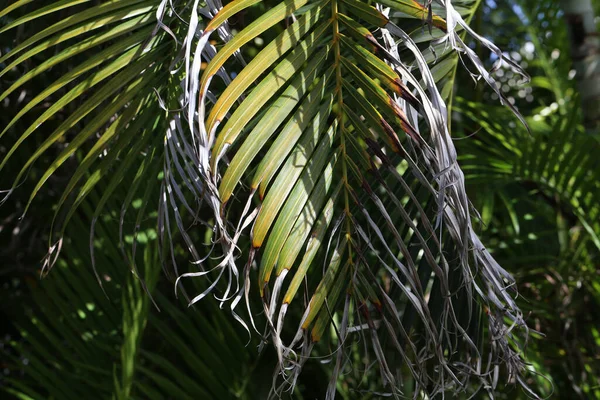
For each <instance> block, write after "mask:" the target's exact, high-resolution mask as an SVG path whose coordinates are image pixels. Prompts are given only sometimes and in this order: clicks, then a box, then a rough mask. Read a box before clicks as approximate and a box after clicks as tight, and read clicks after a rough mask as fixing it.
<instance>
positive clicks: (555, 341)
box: [0, 1, 600, 399]
mask: <svg viewBox="0 0 600 400" xmlns="http://www.w3.org/2000/svg"><path fill="white" fill-rule="evenodd" d="M534 3H535V4H534ZM555 3H556V2H553V1H540V2H526V1H512V2H498V3H496V2H493V1H485V2H482V3H481V4H480V6H479V8H478V11H477V14H476V15H475V17H474V18H473V24H475V25H476V30H478V31H479V32H482V33H484V34H485V35H486V36H488V37H490V38H491V39H493V41H494V42H496V43H497V44H498V45H499V46H500V47H501V48H503V49H505V50H507V51H509V52H511V54H512V56H513V58H514V59H517V60H520V63H521V65H522V66H524V67H525V68H526V69H527V71H528V73H529V74H530V75H531V76H532V81H531V85H529V86H522V85H520V84H519V82H518V79H517V77H516V76H514V75H513V72H512V71H511V70H510V69H509V68H504V69H502V70H501V71H500V72H499V73H498V76H500V77H501V81H502V83H503V85H502V90H503V91H504V92H505V94H506V95H507V96H509V100H510V101H511V102H514V104H515V105H516V106H518V108H519V110H520V112H521V113H522V114H523V115H524V116H525V117H526V119H527V121H528V123H529V125H530V127H531V131H532V132H531V134H528V133H527V132H526V131H525V130H524V129H523V128H522V126H520V124H519V122H518V121H517V120H516V119H515V118H514V116H512V114H511V113H510V112H509V111H508V110H506V108H503V107H501V106H499V105H498V102H497V98H494V96H495V95H494V94H493V93H492V92H491V91H488V90H485V89H484V88H483V85H481V84H479V85H475V84H473V81H472V80H471V79H470V77H469V76H468V74H467V73H465V72H464V71H463V70H462V69H461V68H458V69H457V70H456V72H454V71H453V70H450V71H449V72H448V75H447V76H446V77H447V78H448V81H449V82H450V83H449V84H447V85H446V86H445V87H448V88H450V87H453V88H454V93H453V100H452V104H453V108H452V134H453V136H454V137H455V138H456V141H455V144H456V146H457V148H458V152H459V155H461V159H460V164H461V166H463V168H464V170H465V175H466V180H467V189H468V190H469V192H470V194H471V199H472V200H473V201H474V203H475V206H476V208H477V209H478V210H479V211H480V212H481V217H482V218H481V225H480V233H481V235H482V240H483V242H484V243H486V245H487V246H488V248H490V249H491V250H493V254H494V255H495V257H496V258H497V259H498V260H499V262H500V264H501V265H503V266H504V267H505V268H506V269H508V270H509V271H510V272H511V273H513V274H514V275H515V276H516V277H517V281H518V283H519V290H520V294H521V296H520V298H519V302H520V305H521V307H522V308H523V309H524V310H527V311H528V312H529V315H528V323H529V325H530V326H531V327H532V328H534V329H535V330H538V331H540V332H543V334H544V335H545V337H544V338H540V336H539V335H537V334H532V338H531V340H530V341H529V347H528V351H527V355H528V359H527V360H528V361H529V362H530V363H531V364H532V367H534V368H535V369H536V370H537V371H538V373H539V374H541V375H543V376H545V378H543V377H541V375H540V377H539V378H536V375H532V376H531V377H530V380H531V381H530V382H529V383H530V384H531V385H532V386H533V387H534V389H535V390H537V391H538V392H539V393H541V394H542V395H550V394H551V393H554V396H556V398H600V380H599V378H598V377H599V376H600V366H599V364H600V362H599V360H598V359H599V357H600V324H599V323H598V322H597V319H595V318H594V313H593V312H590V310H595V309H599V307H600V304H599V303H600V280H599V279H598V272H599V269H600V264H599V253H600V239H599V236H600V226H599V225H600V223H599V221H600V216H599V213H600V204H599V203H600V200H599V199H600V196H599V195H600V183H599V179H598V177H599V176H600V161H599V160H598V157H597V154H600V152H599V150H600V148H599V143H598V140H597V138H594V137H590V136H586V135H584V134H583V129H582V128H581V125H580V121H581V116H580V113H579V105H578V99H577V93H576V90H575V82H574V80H573V77H572V74H570V70H571V67H570V59H569V56H568V54H569V53H568V47H567V45H568V44H567V38H566V31H565V28H564V22H563V20H562V15H561V11H560V8H559V6H558V4H555ZM98 4H99V2H98ZM82 7H84V6H82ZM19 12H20V13H21V15H25V14H26V12H27V7H23V9H22V10H20V11H19ZM262 12H263V10H260V9H259V8H257V9H252V10H251V11H250V13H256V15H260V14H261V13H262ZM17 15H19V14H14V16H12V17H11V18H16V16H17ZM68 15H69V13H68V12H67V11H59V12H57V13H53V14H49V16H48V17H47V18H41V19H39V20H37V21H36V22H35V23H36V24H43V25H44V26H46V25H47V26H50V25H51V24H53V23H55V22H57V21H60V20H61V19H64V18H66V17H67V16H68ZM246 17H247V18H248V19H250V20H251V19H252V18H253V17H254V16H253V15H247V16H246ZM3 18H4V19H3V20H2V23H4V24H8V23H10V21H9V20H7V19H6V18H5V17H3ZM239 18H240V20H239V21H236V23H237V24H239V26H243V25H244V21H243V19H244V18H245V17H244V16H240V17H239ZM236 23H234V25H233V26H234V27H235V26H236ZM148 27H149V28H151V27H153V26H150V25H149V26H148ZM39 28H40V27H39V26H36V31H37V30H39ZM13 33H14V35H0V46H1V47H2V52H3V54H5V52H6V51H7V50H9V49H11V48H12V46H14V43H19V42H22V41H23V40H24V39H25V38H27V37H28V36H29V34H28V32H27V29H26V28H23V27H19V28H18V30H17V31H16V32H13ZM255 45H256V51H258V50H259V49H260V44H258V43H256V44H255ZM65 46H66V45H65ZM474 46H476V45H475V44H474ZM105 47H108V44H101V45H100V46H99V49H102V48H105ZM253 48H254V46H251V47H250V48H249V49H248V50H246V51H248V52H252V51H255V50H253ZM476 50H477V51H482V49H480V48H477V47H476ZM98 51H99V50H98ZM165 51H166V49H165ZM50 56H51V55H49V54H46V53H40V54H36V55H34V56H33V57H32V58H31V59H30V60H28V61H26V62H25V63H24V64H22V65H21V66H20V67H19V68H18V69H13V70H10V71H8V73H7V74H6V75H5V76H3V77H2V87H1V88H0V89H1V90H0V91H2V92H3V91H4V90H6V88H7V86H8V85H10V84H12V82H14V81H16V79H18V77H20V76H23V75H24V74H25V73H26V72H27V71H30V70H32V69H33V68H35V67H36V66H38V65H40V64H41V63H42V62H44V61H45V60H47V59H48V57H50ZM151 56H152V57H160V54H158V55H157V54H154V53H153V54H152V55H151ZM86 57H87V56H86V55H84V54H81V55H76V56H75V57H74V58H72V59H71V60H70V61H69V63H68V64H66V65H65V64H61V67H60V68H49V69H48V70H47V71H44V72H43V73H42V74H39V75H37V76H35V77H34V78H33V79H32V80H31V81H29V82H28V83H27V84H26V86H24V87H23V88H22V89H20V90H18V91H16V92H14V93H11V95H9V96H8V97H6V98H5V99H3V102H2V105H1V107H2V112H1V113H0V118H1V120H2V126H5V125H7V124H8V122H9V120H8V118H9V116H14V115H16V114H17V113H18V112H19V111H20V110H21V109H22V108H23V105H24V104H26V103H27V102H28V101H30V100H31V98H32V95H34V94H35V93H37V91H38V90H39V88H40V87H49V86H50V84H51V83H52V82H55V80H56V79H57V78H59V77H61V76H62V75H63V74H64V73H65V71H64V70H62V68H68V67H69V66H70V67H73V66H75V65H78V64H80V63H81V62H85V60H86ZM487 61H488V62H490V63H491V62H492V61H493V60H492V59H490V60H487ZM2 67H5V65H2ZM157 79H163V77H162V76H158V77H157ZM64 90H65V89H59V91H58V92H57V94H56V96H57V97H56V98H58V96H59V95H61V94H64V93H65V92H64ZM446 92H447V93H449V89H446ZM162 95H163V97H165V98H166V99H167V101H168V99H174V98H175V96H176V95H177V94H176V93H174V94H170V95H169V94H162ZM53 99H54V98H50V99H47V100H45V101H44V102H41V103H39V104H38V105H37V106H36V108H37V110H36V111H37V112H38V113H42V112H44V111H45V110H47V109H48V108H49V107H51V106H52V104H53ZM140 99H141V100H140V101H145V100H144V99H145V97H143V96H141V97H140ZM466 99H469V100H466ZM473 99H475V100H473ZM85 100H89V99H87V98H86V97H85V96H84V97H82V99H81V100H80V103H79V104H69V105H67V108H66V109H64V110H63V111H61V112H59V113H55V114H53V116H52V118H51V119H50V120H49V121H47V122H46V123H45V124H44V128H43V129H47V130H48V131H47V132H48V133H49V132H52V131H53V130H54V128H57V127H60V126H61V124H62V123H64V121H65V120H66V119H67V117H68V116H69V115H70V114H71V113H72V112H73V110H75V109H76V108H77V107H78V106H79V105H80V104H81V102H83V101H85ZM32 122H33V121H32V120H29V119H24V120H21V121H19V122H18V123H17V125H16V126H15V127H14V128H13V130H12V131H11V132H23V131H25V130H26V129H27V128H28V126H29V124H31V123H32ZM109 122H114V121H109ZM88 123H89V120H85V119H84V120H82V121H80V122H78V123H77V124H79V125H80V127H81V128H82V129H83V127H84V126H85V125H86V124H88ZM156 123H159V124H160V123H164V121H163V122H161V121H157V122H156ZM9 134H12V133H9ZM15 134H16V133H15ZM45 136H47V135H34V136H33V137H32V140H30V141H28V142H26V146H29V147H28V148H24V149H23V150H22V154H23V155H22V156H20V153H16V155H15V156H14V157H12V158H11V159H10V160H9V164H8V165H7V166H6V167H5V171H11V174H2V176H1V177H0V180H1V187H2V188H7V187H10V186H11V185H12V179H14V175H16V174H17V173H18V171H19V169H20V168H19V167H18V166H22V165H23V164H24V160H26V159H27V154H31V153H32V151H31V150H32V149H36V148H39V146H40V145H42V138H43V137H45ZM68 142H69V138H68V137H67V138H64V139H61V140H59V141H58V142H57V143H56V145H55V146H54V147H50V148H49V150H48V151H47V152H46V153H44V154H43V155H42V156H41V158H40V160H38V163H37V164H35V165H34V166H33V167H31V168H30V169H29V171H28V175H27V179H24V180H23V183H22V185H21V186H20V187H19V190H17V191H15V193H14V194H13V195H12V197H10V198H9V200H8V202H7V204H5V205H4V206H3V207H1V208H0V215H1V220H0V221H1V222H0V242H1V243H2V249H1V251H2V253H1V255H0V257H1V259H0V265H2V267H1V269H0V279H1V284H2V292H1V293H2V294H1V299H2V302H1V304H2V307H1V311H2V313H3V315H2V317H3V319H6V320H9V321H11V324H10V325H9V326H8V327H7V328H6V332H2V334H3V337H2V342H1V343H2V352H3V353H2V354H3V357H2V374H3V375H2V381H1V383H0V385H2V386H1V388H2V390H4V391H6V393H10V394H11V395H12V396H15V397H17V398H34V399H38V398H56V399H69V398H74V399H75V398H90V397H89V396H90V392H91V393H93V396H94V397H93V398H107V397H114V398H119V399H121V398H122V399H125V398H155V399H162V398H248V399H254V398H264V397H265V396H266V393H267V392H268V390H269V389H270V387H271V379H270V376H271V371H272V369H273V366H274V365H275V358H274V354H271V353H270V351H271V350H270V347H269V346H266V347H265V350H264V351H263V352H262V353H261V354H260V355H259V354H258V351H257V347H258V346H259V345H260V343H257V339H256V338H255V337H254V338H252V341H251V342H250V344H248V345H247V344H246V341H247V336H246V333H245V332H244V330H243V329H241V328H240V326H239V325H237V324H235V322H234V321H233V320H232V319H231V318H230V317H229V316H228V315H227V314H224V313H222V312H218V306H217V304H216V303H215V302H213V301H203V302H199V303H197V304H196V305H195V306H194V307H193V308H190V309H186V308H185V307H184V306H185V303H186V302H185V301H184V299H180V300H177V299H175V297H174V296H173V293H172V288H173V286H172V283H171V282H169V281H167V280H165V279H159V277H162V276H163V275H162V271H161V257H162V254H164V251H165V244H164V243H160V241H159V240H158V235H157V232H156V231H155V229H153V226H154V224H153V221H151V220H142V219H140V217H138V216H139V215H142V212H140V210H143V211H144V212H146V213H148V215H152V213H153V212H154V213H155V214H154V215H156V213H157V212H158V210H157V207H155V206H154V203H155V201H154V199H156V198H157V196H158V186H159V185H150V184H148V185H141V189H140V191H139V193H138V194H137V196H135V198H128V197H129V196H128V193H129V191H128V190H126V187H127V186H128V185H130V184H132V183H134V182H135V181H136V180H135V179H136V172H137V171H135V170H134V171H127V172H126V173H124V175H123V181H124V183H123V184H122V185H121V186H118V187H116V188H113V187H111V185H110V183H109V181H106V182H103V181H101V182H100V183H98V184H97V185H96V186H95V187H94V188H93V189H92V190H90V194H89V197H88V199H86V200H85V201H83V202H82V204H81V207H80V208H79V210H78V211H77V213H75V214H74V215H73V217H72V223H71V224H70V225H69V226H68V227H67V231H66V239H65V242H64V244H63V252H62V253H61V258H60V259H59V261H58V262H57V264H56V266H55V269H54V270H53V271H52V273H51V274H50V275H49V276H48V277H47V278H45V279H43V280H41V281H40V280H39V274H40V272H41V271H40V267H41V264H40V259H41V258H42V257H43V256H44V255H45V253H46V249H47V246H46V244H47V243H48V240H49V238H48V237H47V234H48V229H47V227H48V226H49V225H50V223H51V222H52V218H53V214H54V208H55V207H56V206H57V204H58V203H59V202H61V199H60V197H61V193H62V188H64V187H65V186H66V185H68V182H69V179H70V178H71V172H72V171H73V167H74V166H75V165H76V164H77V161H76V160H71V159H69V158H67V159H65V166H64V167H63V169H62V170H59V173H57V174H54V175H52V176H51V177H50V178H49V179H50V181H49V182H48V183H47V185H46V186H45V188H44V189H43V190H41V191H40V192H39V194H38V196H37V197H36V198H35V199H34V203H33V204H32V206H31V207H30V208H29V210H28V213H27V217H26V218H25V219H24V220H23V221H22V222H21V221H20V220H19V218H20V216H21V214H22V213H23V211H24V207H25V204H27V201H28V194H29V193H30V192H31V190H32V189H33V188H34V187H35V183H36V182H37V181H38V179H39V178H40V177H41V176H42V174H43V173H44V171H45V170H46V168H47V167H48V166H49V165H50V163H51V162H52V161H53V160H54V159H55V158H56V157H57V156H59V154H60V152H61V151H62V150H63V149H64V147H65V146H66V143H68ZM4 143H7V142H5V141H4V139H3V141H2V143H0V154H2V158H4V155H5V154H6V153H7V152H8V150H9V149H8V148H7V146H6V145H5V144H4ZM86 146H88V147H86ZM91 148H92V144H89V145H88V144H87V143H82V148H81V154H79V152H78V153H76V154H75V155H74V156H73V157H74V158H75V159H78V161H79V162H81V159H83V157H84V156H85V152H83V151H87V150H90V149H91ZM28 150H29V151H28ZM595 155H596V156H595ZM20 157H21V159H20ZM157 157H158V155H157ZM61 171H62V172H61ZM7 175H13V176H7ZM148 176H150V177H151V178H150V179H156V180H161V179H164V176H161V175H160V173H159V171H150V172H149V175H148ZM146 187H148V188H155V190H156V193H153V192H152V190H154V189H148V190H144V189H145V188H146ZM109 189H110V190H114V193H115V194H114V196H113V197H112V198H111V200H110V202H109V204H107V207H106V208H105V209H104V210H103V211H102V212H101V213H98V211H97V209H96V205H97V204H98V202H99V201H101V199H102V198H103V195H104V193H106V191H107V190H109ZM147 198H149V199H152V200H151V201H147V200H145V199H147ZM124 202H126V203H128V204H131V206H130V207H129V211H128V213H127V218H126V219H125V221H126V225H125V229H124V230H123V231H124V233H123V239H124V242H125V243H126V244H127V246H125V247H123V246H121V245H120V237H119V236H120V234H119V220H120V217H121V205H122V204H123V203H124ZM144 208H145V210H144ZM153 210H154V211H153ZM93 221H97V222H95V235H94V237H93V240H92V242H91V244H90V239H89V238H90V230H89V226H90V224H91V223H92V222H93ZM136 230H137V234H135V235H134V234H133V232H134V231H136ZM195 239H196V240H199V241H205V242H206V241H207V240H209V238H207V237H205V236H203V233H198V237H197V238H195ZM134 243H135V246H133V244H134ZM134 248H135V250H134ZM90 249H94V254H95V268H96V270H97V271H98V274H99V278H100V281H101V282H102V287H100V286H99V285H98V282H97V280H96V277H95V275H94V272H93V271H92V268H91V265H90ZM174 256H175V257H179V258H180V259H181V261H180V262H181V263H182V264H185V260H186V250H185V247H184V245H183V243H181V241H178V242H177V248H176V249H175V251H174ZM125 262H128V263H130V264H133V263H134V262H135V265H137V267H138V273H139V275H140V276H142V277H144V278H145V279H144V281H145V283H146V286H147V287H146V290H147V291H148V292H149V293H151V295H152V296H151V297H149V296H148V295H147V294H146V291H145V290H144V288H142V287H141V285H140V281H139V280H137V279H135V277H134V276H133V274H131V273H130V272H129V269H128V268H126V264H125ZM189 283H190V287H189V288H188V289H189V291H190V292H192V290H193V293H199V292H201V291H202V289H203V288H202V287H195V288H193V287H191V286H192V285H201V283H200V282H196V281H190V282H189ZM186 285H187V283H186ZM153 301H154V302H156V305H154V304H153ZM158 309H160V310H161V312H159V311H158ZM333 350H335V349H331V348H320V349H317V354H318V355H320V356H322V357H323V358H322V359H315V360H311V362H309V363H307V370H306V371H305V373H304V374H303V375H301V378H300V383H299V386H298V387H297V389H296V391H295V393H293V394H291V396H292V397H294V398H307V399H308V398H315V397H318V396H319V394H320V393H323V392H324V390H325V388H326V387H327V384H328V379H329V378H328V376H327V375H326V373H325V371H326V368H325V366H326V365H324V364H322V361H327V360H329V361H330V362H331V360H330V357H329V354H330V353H331V351H333ZM359 361H360V360H356V362H357V363H358V362H359ZM372 375H373V374H372V373H370V371H369V370H367V371H362V370H359V369H356V370H355V371H354V372H351V373H348V374H345V375H343V377H342V378H341V379H340V380H339V382H338V384H337V390H338V393H339V394H340V395H341V396H342V397H343V398H348V399H351V398H363V397H365V398H368V397H372V398H377V394H374V393H372V392H371V390H372V389H374V388H375V387H376V385H375V384H373V385H372V386H370V382H374V381H375V379H376V378H373V376H372ZM57 377H60V379H56V378H57ZM267 377H268V378H267ZM361 382H362V385H358V384H359V383H361ZM357 387H359V390H360V392H356V391H355V390H356V388H357ZM498 397H500V398H509V397H522V398H525V397H526V395H525V393H523V392H522V391H520V390H519V389H513V392H503V393H500V394H499V396H498Z"/></svg>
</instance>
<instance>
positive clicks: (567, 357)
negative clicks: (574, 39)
mask: <svg viewBox="0 0 600 400" xmlns="http://www.w3.org/2000/svg"><path fill="white" fill-rule="evenodd" d="M562 13H563V11H562V10H561V8H560V5H559V4H557V2H553V1H543V2H527V1H512V2H511V4H509V5H508V6H507V5H500V4H498V5H497V6H496V7H494V8H488V9H486V10H484V15H485V16H484V18H485V19H487V20H488V21H493V20H501V21H503V25H502V28H501V30H500V31H498V29H497V28H489V27H491V26H492V24H485V20H484V21H483V23H482V24H483V26H486V27H488V28H484V30H483V31H482V34H487V35H492V34H494V35H496V34H497V35H499V36H498V37H499V38H502V39H499V40H505V42H503V43H502V44H501V45H502V47H503V48H505V49H507V50H510V51H511V52H512V54H516V55H515V57H516V58H518V59H519V60H520V63H522V66H523V67H527V70H528V72H529V73H530V74H531V75H532V77H533V78H532V80H531V86H530V87H528V88H523V87H517V88H515V87H514V77H513V75H512V72H511V71H510V70H509V69H505V70H504V71H499V73H498V75H499V76H500V78H499V80H500V81H501V82H500V83H501V84H502V87H503V90H504V91H505V94H506V96H507V97H509V100H511V101H513V102H515V105H516V106H517V107H518V108H519V110H520V111H521V112H522V113H523V115H524V116H525V118H526V119H527V122H528V125H529V127H530V129H531V132H530V134H529V133H527V132H526V131H525V129H521V128H520V127H519V126H518V125H517V124H515V123H514V120H513V118H512V116H511V115H510V113H506V112H505V110H503V109H502V108H501V107H497V106H496V105H494V104H493V99H489V98H488V99H486V98H485V96H483V95H481V92H480V93H479V95H480V96H479V100H478V101H477V102H473V101H469V100H466V99H464V98H463V99H461V98H459V99H457V100H456V101H455V107H454V112H455V118H454V120H453V123H454V124H453V132H454V134H455V135H462V136H463V137H465V138H466V137H468V140H463V139H462V138H461V139H460V140H458V141H457V142H456V143H457V148H458V150H459V154H462V156H461V157H459V162H460V164H461V166H462V167H463V170H464V171H465V176H466V182H467V187H468V188H471V189H472V191H471V196H470V198H471V199H472V200H473V202H474V203H475V205H476V207H477V208H478V209H479V210H481V215H482V222H483V223H482V228H483V229H482V240H484V242H485V243H486V244H487V245H488V246H489V248H490V249H492V251H493V254H494V256H495V257H496V259H497V260H498V261H499V262H500V263H501V264H502V265H503V266H505V268H507V269H508V270H509V271H511V273H513V274H514V275H515V277H516V278H517V280H518V281H519V282H522V283H521V285H520V288H521V290H520V296H521V301H520V305H521V307H522V309H523V311H524V313H525V314H526V315H528V318H527V319H528V322H529V324H530V326H532V327H534V329H536V330H538V331H541V332H542V333H543V334H544V339H543V340H539V341H535V340H534V341H531V342H530V344H529V349H528V361H529V362H531V363H532V365H533V366H534V367H535V369H536V371H538V372H539V373H540V374H541V375H540V376H539V378H538V379H537V382H536V379H534V377H531V382H530V383H531V385H533V386H535V387H536V388H537V391H538V393H540V394H543V395H544V396H545V397H550V396H552V397H555V398H582V399H588V398H598V397H599V396H600V392H598V389H599V388H600V381H599V380H598V376H599V375H600V372H599V371H598V362H597V360H598V356H599V355H600V340H599V339H600V337H599V336H598V331H599V329H600V325H599V324H598V322H597V320H596V319H595V318H594V317H593V316H592V315H591V313H590V312H589V310H593V309H596V308H597V307H598V299H599V298H600V297H599V295H600V292H599V291H598V289H599V287H598V283H597V281H598V279H597V276H598V272H599V270H598V257H599V256H600V252H599V251H600V247H599V246H598V245H599V244H600V242H599V241H598V237H599V236H598V235H599V234H600V226H599V225H598V212H599V210H600V203H599V199H600V187H599V186H598V176H600V164H599V163H598V160H597V157H595V156H594V155H595V154H598V152H599V151H600V143H599V142H598V140H597V139H598V136H597V134H596V136H594V135H588V134H587V133H590V132H589V130H587V132H586V131H584V123H583V121H584V120H585V117H584V115H583V114H585V112H586V111H585V110H582V107H581V101H582V99H581V98H580V96H579V93H578V90H577V86H576V81H577V79H576V73H575V70H574V68H573V66H572V61H571V59H570V56H569V51H568V49H569V36H568V35H567V29H566V28H567V24H565V22H564V21H563V19H562V17H563V15H562ZM503 31H505V32H511V34H512V35H513V36H512V37H510V36H509V35H503ZM504 38H505V39H504ZM516 38H524V39H523V40H521V39H516ZM465 89H466V90H465ZM477 90H479V89H476V91H477ZM459 93H460V94H461V95H463V96H469V97H470V98H474V97H477V96H478V94H477V93H475V94H474V93H472V92H471V91H470V88H463V90H460V91H459Z"/></svg>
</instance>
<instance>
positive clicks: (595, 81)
mask: <svg viewBox="0 0 600 400" xmlns="http://www.w3.org/2000/svg"><path fill="white" fill-rule="evenodd" d="M562 5H563V9H564V11H565V18H566V20H567V24H568V29H569V36H570V40H571V57H572V59H573V66H574V67H575V71H576V72H577V74H576V79H577V80H578V83H579V93H580V97H581V104H582V108H583V119H584V125H585V128H586V130H587V131H588V132H589V133H595V134H599V132H600V37H599V36H598V32H597V31H596V24H595V22H594V9H593V8H592V2H591V0H562Z"/></svg>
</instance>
